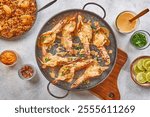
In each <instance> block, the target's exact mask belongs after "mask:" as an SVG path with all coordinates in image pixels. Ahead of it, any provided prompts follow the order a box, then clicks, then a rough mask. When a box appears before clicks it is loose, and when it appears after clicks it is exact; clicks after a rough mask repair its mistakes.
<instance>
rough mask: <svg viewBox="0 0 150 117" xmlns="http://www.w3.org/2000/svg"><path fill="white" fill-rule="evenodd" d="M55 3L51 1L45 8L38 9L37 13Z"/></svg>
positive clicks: (54, 0) (55, 0)
mask: <svg viewBox="0 0 150 117" xmlns="http://www.w3.org/2000/svg"><path fill="white" fill-rule="evenodd" d="M55 2H57V0H53V1H52V2H50V3H48V4H46V5H45V6H43V7H42V8H40V9H39V10H38V11H37V12H40V11H42V10H44V9H46V8H48V7H49V6H51V5H52V4H54V3H55Z"/></svg>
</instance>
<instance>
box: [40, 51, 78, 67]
mask: <svg viewBox="0 0 150 117" xmlns="http://www.w3.org/2000/svg"><path fill="white" fill-rule="evenodd" d="M39 60H40V59H39ZM77 60H78V58H77V57H65V58H64V57H60V56H57V55H52V54H51V53H47V54H46V55H45V56H43V57H42V60H40V62H41V63H42V65H43V66H42V67H43V68H46V67H51V68H54V67H56V66H61V65H63V64H70V63H72V62H74V61H77Z"/></svg>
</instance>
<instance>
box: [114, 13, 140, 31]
mask: <svg viewBox="0 0 150 117" xmlns="http://www.w3.org/2000/svg"><path fill="white" fill-rule="evenodd" d="M126 12H130V13H132V14H134V15H135V16H136V15H137V14H136V13H135V12H133V11H128V10H127V11H123V12H121V13H119V15H118V16H117V17H116V20H115V27H116V30H117V31H118V32H119V33H121V34H129V33H131V32H133V31H135V29H136V28H137V27H138V26H139V24H140V20H139V19H137V23H136V26H135V28H134V29H133V30H132V31H129V32H123V31H121V30H120V29H119V28H118V26H117V20H118V18H119V16H120V15H122V14H123V13H126Z"/></svg>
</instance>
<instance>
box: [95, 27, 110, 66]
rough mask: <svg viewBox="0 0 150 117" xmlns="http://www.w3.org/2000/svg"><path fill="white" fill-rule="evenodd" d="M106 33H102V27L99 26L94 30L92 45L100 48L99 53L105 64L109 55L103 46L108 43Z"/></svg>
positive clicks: (107, 63) (107, 62) (108, 59)
mask: <svg viewBox="0 0 150 117" xmlns="http://www.w3.org/2000/svg"><path fill="white" fill-rule="evenodd" d="M107 35H108V34H107ZM107 35H106V34H105V33H104V31H103V29H101V28H99V29H98V30H96V32H94V36H93V45H95V46H96V47H97V48H98V49H99V50H100V55H101V56H102V58H103V59H104V61H105V65H109V64H110V56H109V54H108V52H107V50H106V48H105V46H108V45H110V40H109V39H108V37H107Z"/></svg>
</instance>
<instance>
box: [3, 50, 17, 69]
mask: <svg viewBox="0 0 150 117" xmlns="http://www.w3.org/2000/svg"><path fill="white" fill-rule="evenodd" d="M7 52H8V53H9V52H11V53H13V54H14V55H15V56H16V61H14V62H13V63H12V64H5V63H4V62H2V61H1V55H3V54H4V53H7ZM7 57H8V56H7ZM7 59H8V58H7ZM7 59H6V60H7ZM9 59H10V58H9ZM18 59H19V56H18V54H17V52H16V51H14V50H5V51H3V52H2V53H1V54H0V62H2V63H3V64H4V65H5V66H8V67H12V66H14V65H16V64H17V62H18Z"/></svg>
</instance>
